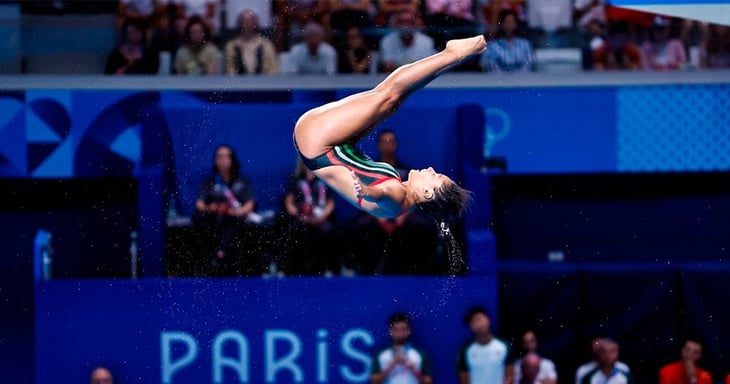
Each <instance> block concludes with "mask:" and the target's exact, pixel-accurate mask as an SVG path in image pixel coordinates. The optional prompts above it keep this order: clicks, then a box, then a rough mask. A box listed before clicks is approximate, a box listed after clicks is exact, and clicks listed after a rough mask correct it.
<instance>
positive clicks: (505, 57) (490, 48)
mask: <svg viewBox="0 0 730 384" xmlns="http://www.w3.org/2000/svg"><path fill="white" fill-rule="evenodd" d="M516 32H517V14H516V13H515V12H514V11H512V10H504V11H502V13H500V15H499V30H498V31H497V39H496V40H494V41H492V42H490V43H489V44H488V45H487V50H486V51H485V52H484V53H483V54H482V57H481V60H480V65H481V67H482V69H483V70H485V71H489V72H529V71H531V70H532V45H531V44H530V42H529V41H527V39H523V38H521V37H518V36H517V35H516Z"/></svg>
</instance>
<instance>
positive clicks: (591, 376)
mask: <svg viewBox="0 0 730 384" xmlns="http://www.w3.org/2000/svg"><path fill="white" fill-rule="evenodd" d="M591 348H592V351H593V356H594V359H593V360H592V361H590V362H588V363H586V364H583V365H581V366H580V367H578V369H577V370H576V372H575V382H576V384H592V383H607V384H626V383H631V382H633V377H632V376H631V373H630V371H629V367H628V366H627V365H626V364H624V363H622V362H620V361H618V343H617V342H615V341H613V340H611V339H608V338H596V339H593V340H592V341H591ZM609 379H610V381H609ZM593 380H596V381H593Z"/></svg>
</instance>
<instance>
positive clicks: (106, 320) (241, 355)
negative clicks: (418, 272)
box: [36, 277, 496, 384]
mask: <svg viewBox="0 0 730 384" xmlns="http://www.w3.org/2000/svg"><path fill="white" fill-rule="evenodd" d="M473 305H483V306H485V307H486V308H488V309H489V310H491V311H495V310H496V286H495V280H494V278H491V277H458V278H449V277H438V278H437V277H433V278H428V277H420V278H418V277H410V278H409V277H406V278H403V277H398V278H395V277H393V278H390V277H370V278H359V277H357V278H331V279H326V278H283V279H263V278H247V279H166V280H163V279H142V280H62V281H49V282H41V283H38V285H37V286H36V383H38V384H42V383H58V382H59V378H62V379H61V382H68V383H72V382H76V383H78V382H83V381H85V380H88V375H89V373H90V372H91V370H92V369H93V368H94V367H96V366H98V365H103V366H107V367H109V368H110V370H111V371H112V372H113V374H114V376H115V382H120V383H131V382H135V383H196V384H201V383H231V382H235V383H366V382H369V375H370V357H371V355H372V353H373V352H374V351H375V349H376V348H378V347H381V346H384V345H386V344H388V343H389V342H390V339H389V336H388V332H387V325H386V323H387V318H388V316H389V315H390V314H391V313H393V312H398V311H405V312H407V313H409V314H410V315H411V317H412V323H413V325H412V327H413V336H412V340H413V342H414V343H416V344H418V345H421V346H422V347H423V348H424V349H425V350H426V351H427V352H428V354H429V357H430V358H431V360H432V362H433V367H434V379H435V381H436V382H453V381H455V380H456V377H457V373H456V367H455V358H456V355H457V353H458V350H459V347H460V346H461V344H462V343H464V342H466V341H468V339H469V335H470V334H469V331H468V329H467V327H466V326H465V325H464V324H463V323H462V321H461V319H462V316H463V314H464V313H465V312H466V311H467V310H468V308H469V307H471V306H473ZM493 313H494V312H493Z"/></svg>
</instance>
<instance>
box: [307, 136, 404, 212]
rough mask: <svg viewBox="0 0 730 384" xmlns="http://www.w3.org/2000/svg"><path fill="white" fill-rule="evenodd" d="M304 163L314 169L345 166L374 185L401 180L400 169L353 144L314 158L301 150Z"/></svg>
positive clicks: (334, 148) (361, 178)
mask: <svg viewBox="0 0 730 384" xmlns="http://www.w3.org/2000/svg"><path fill="white" fill-rule="evenodd" d="M299 156H300V157H301V158H302V161H303V162H304V165H306V166H307V168H309V169H310V170H312V171H314V170H317V169H321V168H324V167H330V166H333V165H339V166H343V167H345V168H347V169H349V170H351V171H353V172H355V175H357V177H358V178H360V181H361V182H362V183H363V184H365V185H367V186H373V185H377V184H380V183H382V182H385V181H388V180H392V179H393V180H398V181H399V182H400V181H401V178H400V175H399V174H398V171H396V170H395V168H393V166H391V165H390V164H388V163H381V162H377V161H373V160H372V159H371V158H370V157H369V156H367V155H365V154H363V153H360V152H359V151H358V150H357V149H356V148H355V147H354V146H353V145H351V144H342V145H335V146H334V147H332V149H330V150H329V151H327V152H326V153H324V154H322V155H319V156H317V157H315V158H313V159H309V158H306V157H304V155H302V154H301V152H299ZM358 204H359V205H362V198H360V199H359V200H358Z"/></svg>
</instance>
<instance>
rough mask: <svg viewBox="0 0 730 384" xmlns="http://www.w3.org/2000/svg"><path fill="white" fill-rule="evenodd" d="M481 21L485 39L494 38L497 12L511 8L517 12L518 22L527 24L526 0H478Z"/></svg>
mask: <svg viewBox="0 0 730 384" xmlns="http://www.w3.org/2000/svg"><path fill="white" fill-rule="evenodd" d="M479 8H480V9H481V17H482V22H483V23H484V24H485V25H486V28H487V29H486V37H487V40H491V39H493V38H494V36H495V34H496V33H497V29H498V25H499V14H500V13H502V11H505V10H512V11H514V12H515V13H516V14H517V18H518V21H519V22H518V24H520V25H524V24H527V6H526V0H479Z"/></svg>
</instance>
